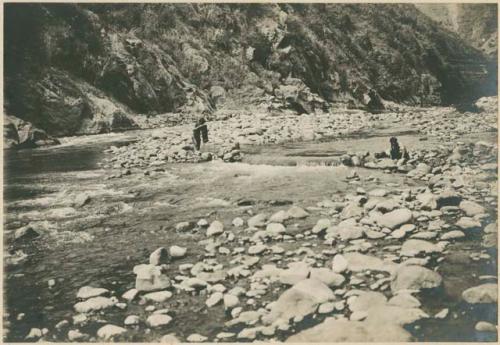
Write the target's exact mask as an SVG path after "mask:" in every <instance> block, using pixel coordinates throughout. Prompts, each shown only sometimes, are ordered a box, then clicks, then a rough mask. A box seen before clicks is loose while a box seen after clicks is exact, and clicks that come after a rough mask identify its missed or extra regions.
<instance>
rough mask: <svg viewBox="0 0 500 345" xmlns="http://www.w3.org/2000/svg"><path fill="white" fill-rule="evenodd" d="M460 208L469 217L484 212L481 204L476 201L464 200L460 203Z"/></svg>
mask: <svg viewBox="0 0 500 345" xmlns="http://www.w3.org/2000/svg"><path fill="white" fill-rule="evenodd" d="M459 207H460V209H461V210H462V211H464V213H465V214H466V215H467V216H469V217H474V216H476V215H478V214H483V213H485V212H486V210H485V209H484V207H483V206H481V205H479V204H478V203H476V202H473V201H468V200H464V201H462V202H461V203H460V206H459Z"/></svg>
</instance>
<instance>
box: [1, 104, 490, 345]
mask: <svg viewBox="0 0 500 345" xmlns="http://www.w3.org/2000/svg"><path fill="white" fill-rule="evenodd" d="M483 102H484V103H485V104H487V105H488V104H489V105H490V106H489V108H487V110H485V111H484V112H482V113H478V114H472V113H464V114H460V113H457V112H456V111H454V110H453V109H451V108H426V109H418V108H406V107H401V106H396V105H394V106H393V107H392V109H391V110H390V111H388V112H386V113H382V114H377V115H373V114H368V113H365V112H358V111H352V112H350V113H345V112H344V113H342V112H340V111H339V112H336V113H333V114H316V115H306V116H292V115H286V114H282V115H279V116H264V114H262V115H258V114H257V115H255V116H254V117H250V116H249V115H244V114H243V115H241V116H232V117H231V116H224V117H225V118H224V120H219V121H212V122H210V125H209V130H210V138H211V142H210V143H209V144H207V145H206V146H205V148H204V149H203V150H202V151H203V152H202V153H201V154H198V153H196V152H194V151H193V150H192V149H191V148H190V147H189V145H190V129H189V128H188V127H187V126H179V127H171V128H160V129H157V130H154V131H149V132H142V133H141V132H138V134H137V138H135V140H133V141H130V142H127V143H125V144H124V143H110V144H108V145H106V147H108V148H107V149H106V152H105V153H101V152H99V153H98V154H96V155H92V156H91V157H92V158H89V157H88V156H86V155H85V154H83V153H85V152H86V151H83V148H85V147H86V146H84V145H83V146H80V147H79V148H78V150H80V151H78V150H75V151H72V150H71V149H68V150H69V151H57V150H58V149H55V148H52V149H48V150H47V151H45V152H46V154H48V155H49V156H50V155H51V154H55V153H53V152H52V151H50V150H55V152H59V153H58V155H57V156H56V157H57V159H59V160H62V161H64V160H65V159H66V160H67V159H70V158H71V159H73V161H78V159H85V160H91V161H92V163H89V164H88V166H85V165H83V166H81V165H78V164H76V163H75V164H74V166H73V167H68V166H66V167H65V168H64V169H55V168H54V167H51V166H45V165H44V166H39V171H36V169H35V168H33V167H31V170H30V171H29V172H26V171H25V170H24V171H20V170H18V171H17V174H16V173H15V172H16V171H15V169H14V168H15V166H14V164H15V162H12V166H11V169H12V170H11V173H10V175H9V170H7V183H9V182H10V187H11V188H12V189H14V190H15V189H16V188H17V190H16V191H15V192H14V191H12V190H10V193H8V194H7V197H6V199H7V200H6V206H7V214H6V218H5V228H6V230H5V241H6V246H5V250H6V253H5V254H4V255H5V264H6V269H5V274H6V299H5V302H6V303H5V304H6V306H7V309H6V315H5V320H4V325H5V327H6V329H7V330H8V332H5V333H6V336H5V337H6V338H5V340H7V341H20V340H23V341H37V340H40V339H42V340H45V341H106V340H111V339H114V340H123V341H158V340H161V341H166V342H177V341H181V342H204V341H209V342H228V341H230V342H234V341H242V342H249V341H254V340H264V341H271V340H280V341H287V342H321V341H330V342H331V341H382V342H383V341H411V340H421V341H422V340H424V341H457V340H462V341H477V340H483V341H495V340H496V339H497V318H496V315H497V289H498V288H497V274H496V272H497V213H496V209H497V153H498V147H497V144H496V135H497V128H496V124H497V122H496V113H495V112H494V111H493V110H492V109H496V107H495V106H494V104H495V103H494V102H495V100H491V99H490V100H483ZM491 104H493V106H491ZM393 134H399V136H398V137H399V138H400V142H401V144H403V145H405V146H406V147H407V148H408V149H409V152H410V159H409V160H408V161H404V162H403V161H392V160H389V159H387V158H383V157H381V156H380V152H382V151H384V150H385V149H386V148H387V144H388V138H389V136H391V135H393ZM97 138H98V137H95V138H91V139H89V140H88V142H87V144H86V145H90V147H92V145H91V142H92V141H98V140H97ZM80 145H81V142H80ZM67 147H68V146H66V149H67ZM69 147H71V145H69ZM82 147H83V148H82ZM99 148H100V149H99V150H100V151H102V144H101V145H100V146H99ZM59 150H65V148H64V147H63V148H60V149H59ZM51 152H52V153H51ZM207 157H210V158H209V159H208V158H207ZM44 158H47V157H44ZM208 160H210V162H203V163H200V164H186V163H193V162H201V161H208ZM31 161H33V162H35V160H31ZM54 162H55V163H54V165H56V166H57V164H58V163H57V160H55V161H54ZM174 163H175V164H174ZM7 169H9V165H7ZM23 169H30V166H29V165H26V166H23ZM381 330H383V331H381Z"/></svg>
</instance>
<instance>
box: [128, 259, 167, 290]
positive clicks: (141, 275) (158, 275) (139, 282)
mask: <svg viewBox="0 0 500 345" xmlns="http://www.w3.org/2000/svg"><path fill="white" fill-rule="evenodd" d="M134 273H135V274H136V279H135V288H136V289H137V290H138V291H155V290H163V289H166V288H168V287H170V285H171V283H170V279H169V278H168V276H167V275H166V274H164V273H163V272H162V268H161V266H155V265H146V264H142V265H137V266H135V267H134Z"/></svg>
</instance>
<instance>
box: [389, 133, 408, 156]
mask: <svg viewBox="0 0 500 345" xmlns="http://www.w3.org/2000/svg"><path fill="white" fill-rule="evenodd" d="M389 142H390V143H391V150H390V153H389V155H390V157H391V159H395V160H399V159H401V158H404V159H405V160H408V159H410V155H409V154H408V151H406V148H405V147H404V146H403V147H402V148H401V147H400V146H399V143H398V139H396V137H392V138H391V139H389Z"/></svg>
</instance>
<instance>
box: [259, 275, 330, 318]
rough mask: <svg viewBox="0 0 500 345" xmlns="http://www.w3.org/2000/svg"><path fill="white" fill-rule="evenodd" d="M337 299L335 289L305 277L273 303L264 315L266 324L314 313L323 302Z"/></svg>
mask: <svg viewBox="0 0 500 345" xmlns="http://www.w3.org/2000/svg"><path fill="white" fill-rule="evenodd" d="M334 299H335V295H334V294H333V291H332V290H330V288H329V287H328V286H326V285H325V284H324V283H322V282H321V281H319V280H317V279H305V280H302V281H300V282H298V283H297V284H295V285H294V286H292V287H291V288H290V289H288V290H286V291H285V292H284V293H283V294H282V295H281V296H280V297H279V298H278V300H277V301H276V303H275V304H273V307H272V309H271V311H270V312H269V314H267V315H264V316H263V317H262V321H263V322H264V323H265V324H272V323H273V322H275V321H277V320H280V319H281V320H283V321H288V320H290V319H292V318H295V317H298V318H303V317H305V316H307V315H310V314H312V313H314V311H315V310H316V308H317V307H318V306H319V305H320V304H321V303H325V302H328V301H331V300H334Z"/></svg>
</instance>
